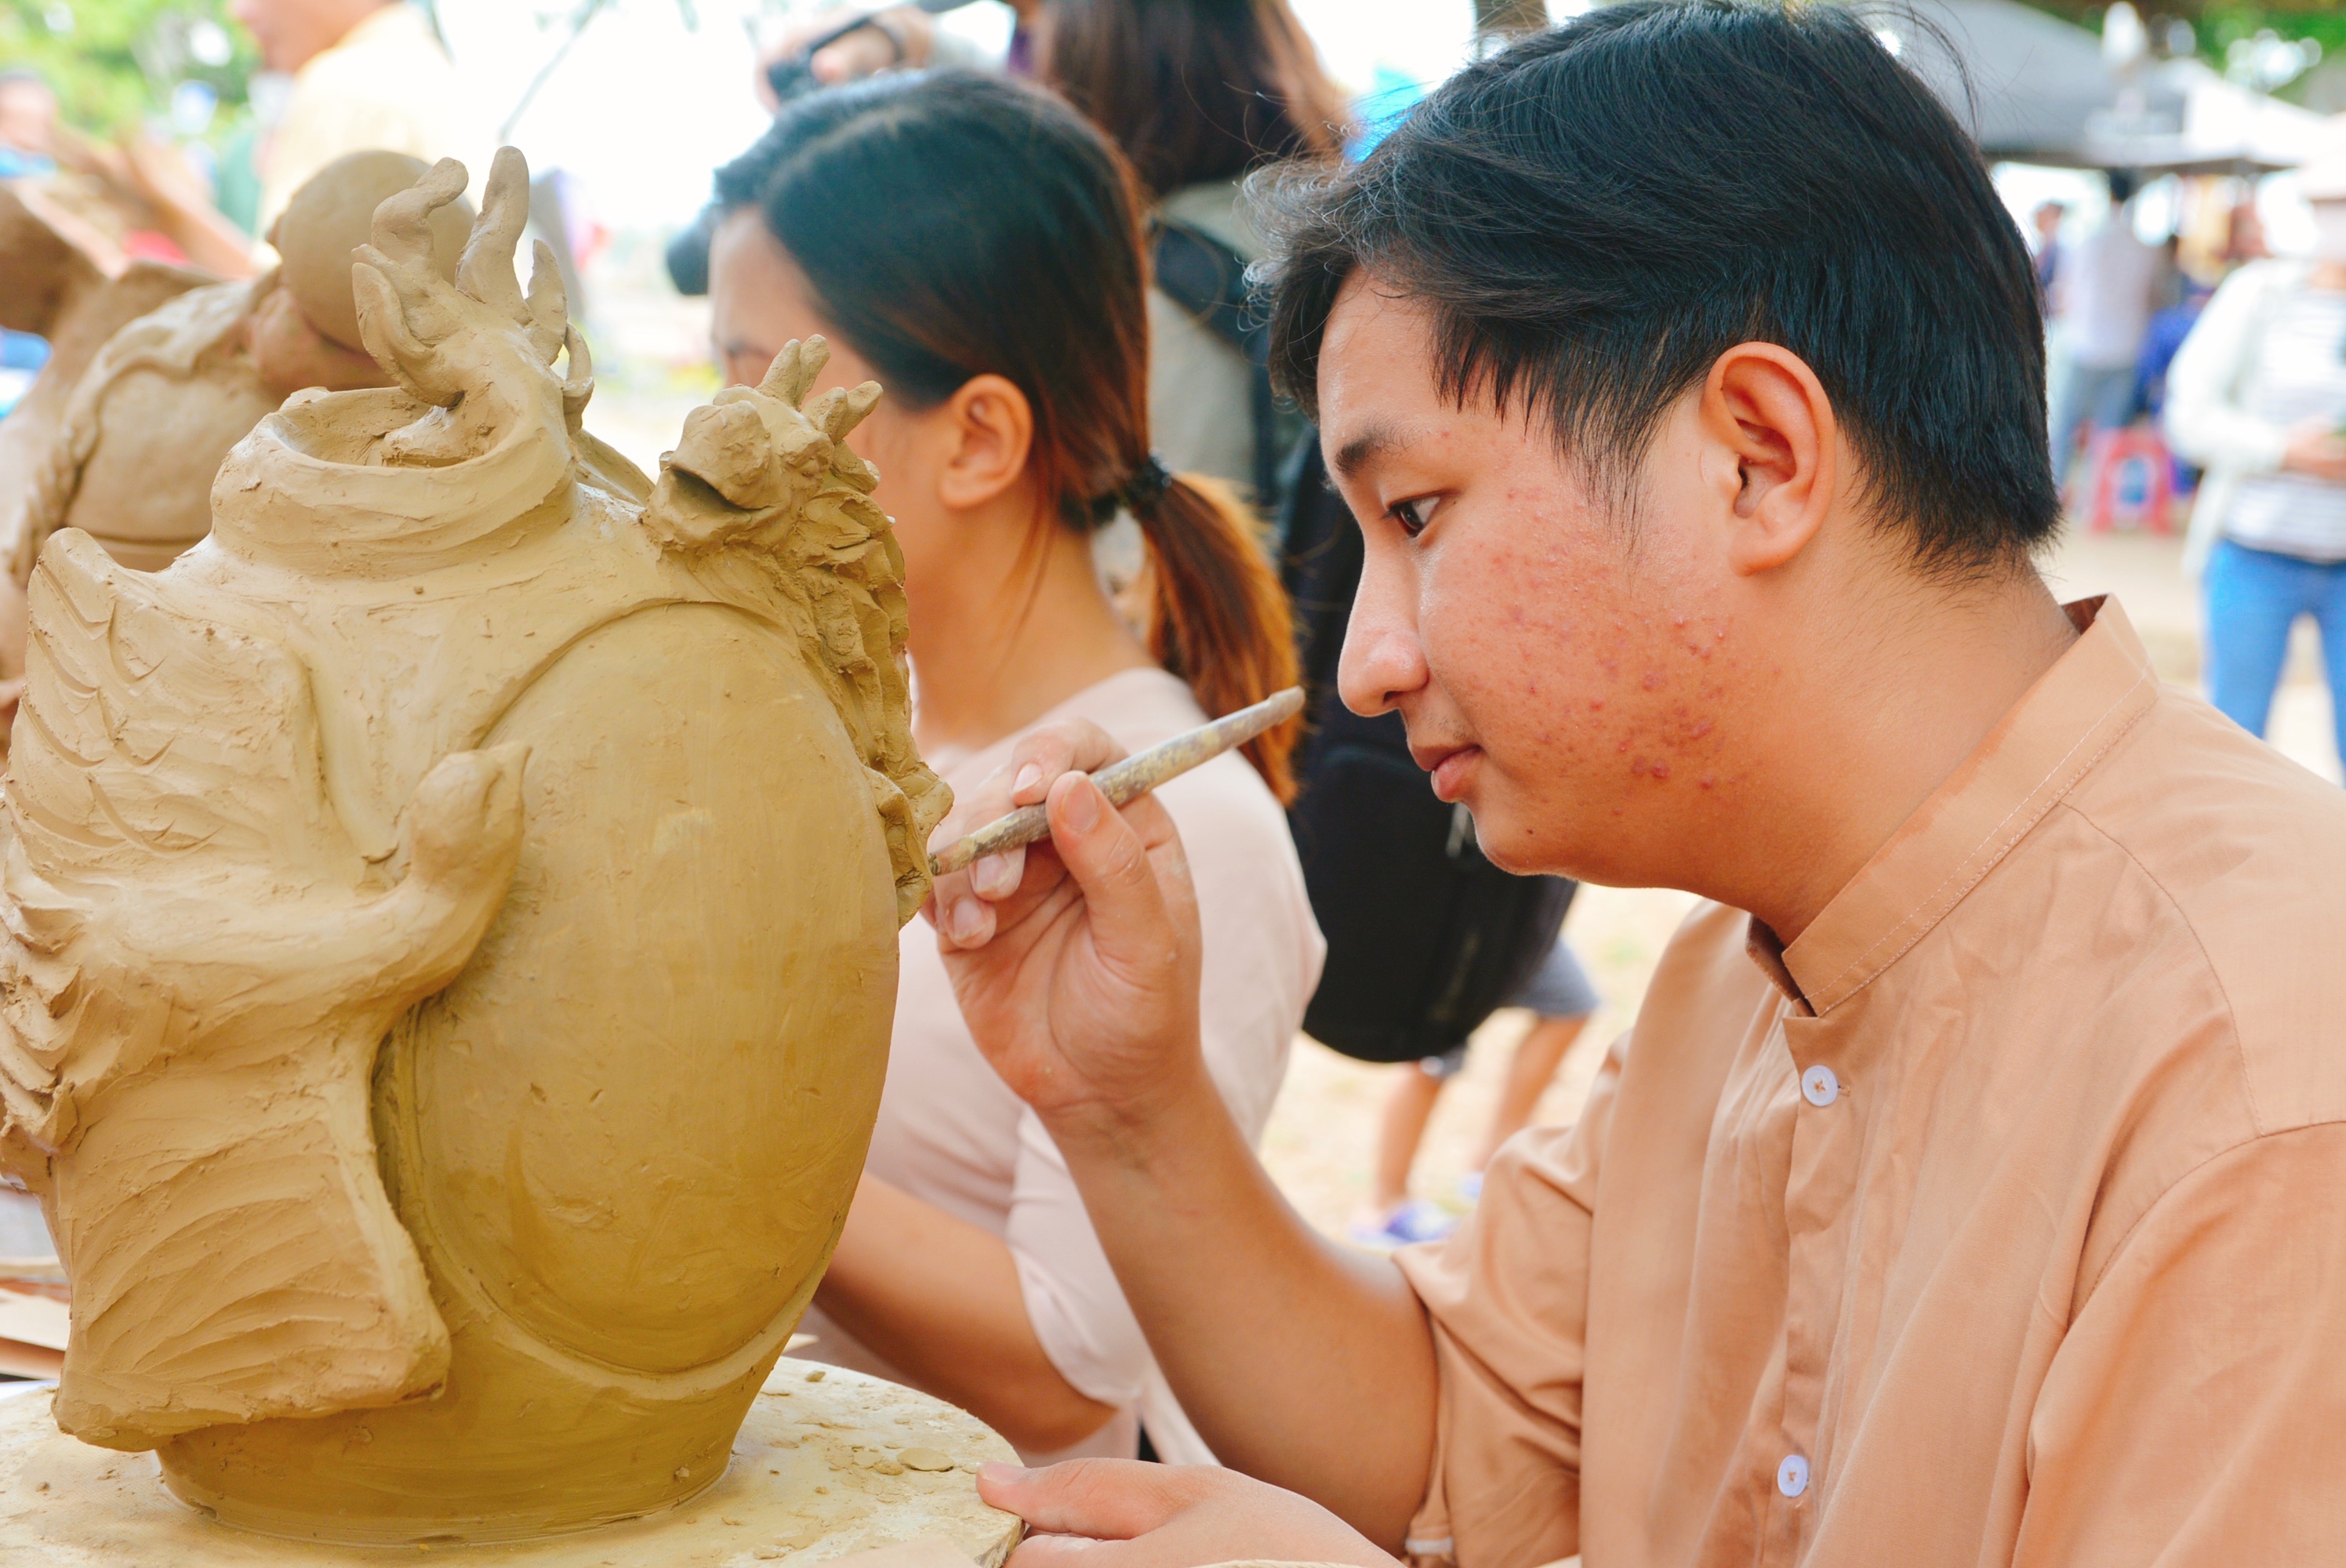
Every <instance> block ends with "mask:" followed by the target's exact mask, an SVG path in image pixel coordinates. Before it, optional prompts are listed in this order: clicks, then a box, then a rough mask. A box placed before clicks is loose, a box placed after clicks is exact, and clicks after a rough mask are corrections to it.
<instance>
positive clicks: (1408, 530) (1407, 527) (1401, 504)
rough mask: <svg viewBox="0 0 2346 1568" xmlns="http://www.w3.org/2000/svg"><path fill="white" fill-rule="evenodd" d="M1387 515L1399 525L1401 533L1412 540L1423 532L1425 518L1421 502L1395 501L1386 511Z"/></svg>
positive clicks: (1423, 505) (1423, 506)
mask: <svg viewBox="0 0 2346 1568" xmlns="http://www.w3.org/2000/svg"><path fill="white" fill-rule="evenodd" d="M1387 514H1388V515H1389V516H1391V517H1392V520H1393V521H1394V522H1396V523H1398V524H1401V531H1402V532H1403V533H1404V534H1406V535H1409V536H1410V537H1411V538H1413V539H1414V538H1416V537H1417V536H1418V535H1420V534H1423V533H1424V532H1425V524H1426V516H1425V503H1424V502H1423V501H1396V502H1394V503H1393V504H1392V506H1391V507H1390V508H1389V509H1388V512H1387Z"/></svg>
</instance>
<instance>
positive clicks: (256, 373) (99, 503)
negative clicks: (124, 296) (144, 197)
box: [5, 152, 470, 586]
mask: <svg viewBox="0 0 2346 1568" xmlns="http://www.w3.org/2000/svg"><path fill="white" fill-rule="evenodd" d="M423 172H424V168H423V163H422V162H421V161H420V160H418V159H416V158H409V157H407V156H406V155H405V154H403V153H393V152H359V153H352V154H351V155H350V156H349V157H347V158H340V159H337V160H336V161H335V162H333V163H331V164H330V165H328V166H327V167H326V168H323V169H321V170H320V171H319V172H318V174H317V175H316V176H314V177H313V178H311V179H310V180H309V182H308V183H306V184H305V185H303V186H302V187H301V189H300V190H299V191H297V192H295V193H294V197H293V199H292V202H291V205H290V206H288V207H287V209H286V210H285V213H284V215H283V217H281V218H280V219H278V222H277V225H276V227H275V229H272V230H271V236H270V237H271V239H274V240H276V241H277V242H278V245H279V249H280V255H281V256H282V257H283V258H284V261H283V265H282V266H280V268H278V269H276V270H272V271H270V272H267V273H264V274H263V275H262V276H260V277H259V278H257V279H253V280H249V281H242V282H232V283H213V284H209V285H208V286H205V287H202V288H198V289H194V290H189V291H188V292H186V293H183V294H181V295H179V297H178V298H176V299H173V300H169V302H168V303H165V304H162V305H161V306H160V307H159V308H158V309H156V310H153V311H150V312H148V314H146V315H144V316H141V317H139V318H138V319H137V320H136V321H130V322H129V323H128V324H127V325H125V326H123V327H122V328H121V329H120V330H119V331H116V332H115V333H114V335H113V336H112V337H111V338H109V339H108V340H107V342H106V346H105V347H104V348H103V349H101V350H99V351H98V352H97V357H96V358H95V359H94V360H93V361H90V362H89V364H88V366H87V369H86V370H83V371H81V372H80V373H79V374H78V375H77V377H76V379H75V381H74V384H73V388H72V391H71V392H70V393H67V394H66V395H65V396H64V399H63V402H62V404H61V407H60V410H59V412H58V413H57V415H56V427H55V429H54V430H53V431H52V432H50V433H48V435H47V438H46V444H45V446H44V448H43V449H42V450H41V451H40V452H38V453H34V454H30V455H31V458H32V460H31V461H29V462H27V463H26V465H25V468H24V471H23V473H22V476H21V479H20V481H19V484H20V490H19V491H18V493H17V494H16V495H15V497H14V498H12V500H11V503H10V505H9V511H10V513H11V514H12V515H11V516H10V517H9V518H8V519H7V521H8V523H9V524H11V526H10V530H9V535H8V537H7V538H6V540H5V547H6V550H7V555H8V563H9V573H10V575H11V576H13V577H14V578H15V582H16V584H17V585H19V586H22V585H24V584H25V583H26V581H27V580H28V579H29V578H30V576H31V574H32V569H33V562H34V559H35V557H36V555H38V554H39V552H40V547H41V544H42V542H43V541H44V540H46V538H47V537H48V536H49V535H51V534H54V533H56V531H57V530H58V529H60V528H66V527H73V528H79V529H81V530H82V531H83V532H85V533H87V534H88V535H91V536H92V537H93V538H95V539H97V541H98V542H99V543H101V544H103V545H105V546H106V547H107V552H108V553H109V554H111V555H113V556H114V558H115V559H116V560H117V561H120V562H121V563H122V564H123V565H128V566H136V567H138V568H140V569H141V570H145V571H151V570H153V569H155V568H157V567H158V566H161V565H165V564H166V563H168V561H170V559H171V558H172V557H173V556H175V555H178V554H179V552H180V551H182V550H184V549H186V548H187V547H188V546H189V545H192V544H194V543H195V542H196V541H197V540H199V539H200V538H202V537H203V536H204V535H205V533H206V532H207V531H208V530H209V528H210V526H211V504H210V496H211V482H212V475H213V474H215V473H218V472H219V465H220V460H221V459H222V458H224V457H226V456H227V455H228V451H229V448H230V447H231V446H234V445H235V444H236V443H238V442H239V441H241V440H242V439H243V438H244V436H245V434H246V433H247V432H249V431H250V430H251V429H252V427H253V426H254V424H256V423H259V422H260V418H261V416H262V415H263V414H267V413H271V412H275V411H276V409H277V406H278V405H279V404H280V403H281V402H284V401H285V399H286V398H287V397H288V396H289V395H291V393H293V392H299V391H301V389H303V388H305V387H312V386H322V387H325V388H327V389H329V390H331V391H342V390H347V389H350V388H354V387H372V386H388V385H390V384H391V382H390V380H389V378H388V377H386V376H385V375H384V374H383V372H382V371H381V370H380V369H379V368H378V367H377V365H376V364H375V362H374V361H373V360H372V358H371V357H369V355H368V354H367V353H366V352H365V351H364V345H363V344H362V342H361V341H360V337H359V331H358V319H357V314H356V308H355V305H354V303H353V301H352V294H351V255H352V249H353V248H354V247H356V246H358V245H361V244H362V243H364V242H365V240H366V239H367V234H368V224H369V222H370V220H371V218H372V213H373V211H374V209H375V208H376V206H377V205H378V204H379V203H380V202H382V199H384V198H385V197H388V196H390V195H392V194H393V193H394V192H396V191H400V190H404V189H406V188H408V187H410V186H412V185H413V184H414V183H415V182H416V180H417V179H418V178H420V177H421V176H422V175H423ZM469 218H470V213H469V211H468V210H467V209H464V208H463V207H462V206H461V205H460V204H457V203H452V204H450V206H449V207H447V208H446V209H443V210H442V212H441V213H440V214H438V215H437V216H436V218H435V220H434V223H433V240H434V254H435V256H436V257H437V259H438V262H439V266H440V268H441V270H442V273H443V275H444V276H446V277H454V275H455V269H456V257H457V253H458V252H459V250H460V249H462V248H463V245H464V236H465V234H466V232H467V231H468V229H469V228H470V223H469ZM64 368H65V367H63V366H61V367H60V369H61V371H62V370H63V369H64Z"/></svg>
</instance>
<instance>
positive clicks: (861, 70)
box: [756, 0, 1045, 111]
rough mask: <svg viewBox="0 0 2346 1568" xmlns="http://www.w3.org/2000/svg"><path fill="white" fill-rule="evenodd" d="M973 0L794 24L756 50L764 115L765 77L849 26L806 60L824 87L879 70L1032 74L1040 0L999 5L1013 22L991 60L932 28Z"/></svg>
mask: <svg viewBox="0 0 2346 1568" xmlns="http://www.w3.org/2000/svg"><path fill="white" fill-rule="evenodd" d="M969 3H970V0H959V3H958V4H955V5H941V6H939V7H938V8H937V10H935V11H933V10H931V9H930V8H928V7H926V6H923V5H884V6H882V7H881V8H879V9H878V10H872V11H866V10H856V9H853V8H842V9H840V10H833V11H823V12H819V13H817V14H816V15H811V16H809V17H807V18H805V19H804V20H802V21H799V22H795V23H793V24H791V25H790V26H789V27H787V28H785V29H783V30H782V32H781V33H780V34H779V35H777V36H776V37H775V38H774V40H773V41H772V42H771V43H770V44H769V45H768V46H766V47H764V48H762V49H760V51H759V56H758V76H757V83H756V87H757V93H758V99H759V101H760V103H762V104H764V105H765V106H766V107H767V109H768V110H769V111H773V110H779V109H780V107H782V106H781V101H780V97H778V96H777V95H776V93H775V91H774V87H773V82H772V79H771V76H770V73H771V72H772V71H773V68H774V67H775V66H778V65H782V64H785V63H786V62H789V61H791V60H794V59H796V58H797V57H798V56H801V55H802V54H805V53H806V49H807V46H808V45H810V44H812V43H814V42H815V41H816V40H818V39H821V38H823V37H827V36H830V35H831V34H834V33H839V32H840V29H841V28H842V27H845V26H846V25H848V24H849V23H856V24H859V25H857V26H855V27H854V28H852V30H851V31H848V32H846V33H844V34H841V36H838V37H836V38H832V39H831V42H830V43H828V44H825V45H824V46H822V47H821V48H820V49H817V50H816V51H815V52H814V53H813V55H812V56H810V57H809V58H808V60H807V62H806V65H807V70H808V72H809V73H810V74H811V76H813V78H814V80H815V82H816V83H817V84H818V85H819V86H821V87H837V86H838V85H839V84H840V83H841V82H854V81H861V80H862V79H863V78H864V77H865V76H878V75H879V74H880V73H881V72H882V71H890V70H900V69H902V70H923V69H926V68H929V67H932V66H933V67H936V68H939V69H961V70H982V69H987V68H992V67H999V68H1001V69H1003V70H1005V71H1008V72H1009V73H1010V74H1011V75H1012V76H1032V75H1034V69H1035V36H1036V33H1037V31H1038V29H1039V28H1040V27H1041V25H1042V22H1043V9H1044V3H1045V0H1002V3H1003V5H1005V8H1007V9H1008V10H1009V12H1010V13H1011V16H1012V23H1011V31H1010V47H1009V52H1008V53H1007V54H1006V55H1005V56H1003V57H1002V58H1000V59H994V58H991V57H989V56H987V55H986V53H985V52H984V50H983V49H980V48H979V47H978V46H976V45H974V44H973V43H971V42H970V41H969V40H967V39H965V38H963V37H961V36H957V35H955V34H954V33H950V32H947V31H946V30H945V29H943V28H942V27H940V26H938V25H937V14H938V12H939V11H945V10H959V9H960V8H961V6H962V5H967V4H969Z"/></svg>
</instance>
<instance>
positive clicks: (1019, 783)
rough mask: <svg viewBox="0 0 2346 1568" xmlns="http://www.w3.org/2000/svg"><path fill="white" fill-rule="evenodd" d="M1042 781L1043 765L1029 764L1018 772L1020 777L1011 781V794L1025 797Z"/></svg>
mask: <svg viewBox="0 0 2346 1568" xmlns="http://www.w3.org/2000/svg"><path fill="white" fill-rule="evenodd" d="M1042 781H1043V765H1042V764H1041V763H1039V762H1029V763H1028V764H1026V766H1025V767H1024V768H1021V769H1019V770H1018V777H1017V778H1015V779H1012V780H1011V781H1010V792H1011V793H1012V794H1013V795H1024V794H1025V793H1026V791H1027V790H1029V789H1033V788H1035V785H1037V784H1040V783H1041V782H1042Z"/></svg>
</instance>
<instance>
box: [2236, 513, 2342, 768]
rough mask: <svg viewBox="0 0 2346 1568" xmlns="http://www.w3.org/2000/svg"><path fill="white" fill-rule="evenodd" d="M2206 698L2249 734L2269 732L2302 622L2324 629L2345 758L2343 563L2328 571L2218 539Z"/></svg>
mask: <svg viewBox="0 0 2346 1568" xmlns="http://www.w3.org/2000/svg"><path fill="white" fill-rule="evenodd" d="M2206 587H2207V591H2208V638H2207V643H2208V700H2209V701H2211V702H2213V703H2214V704H2215V705H2216V706H2217V708H2219V709H2221V710H2222V712H2223V714H2224V717H2225V718H2229V719H2230V720H2231V721H2232V722H2233V723H2235V724H2237V725H2239V727H2240V728H2243V729H2245V730H2247V731H2248V732H2249V734H2251V735H2257V736H2261V735H2262V734H2264V732H2265V720H2266V719H2267V718H2269V717H2270V714H2271V712H2272V699H2273V690H2274V688H2275V687H2278V686H2280V672H2281V666H2282V664H2283V663H2284V662H2285V661H2286V660H2287V659H2288V657H2289V632H2290V627H2291V626H2295V625H2296V624H2297V617H2298V616H2312V617H2313V619H2314V624H2315V625H2316V626H2320V627H2321V662H2322V665H2323V667H2324V668H2325V669H2326V670H2327V671H2328V673H2329V677H2330V706H2331V720H2332V722H2333V723H2334V724H2335V725H2336V727H2337V731H2338V754H2339V756H2340V757H2341V759H2346V562H2338V563H2334V564H2331V565H2323V564H2322V563H2321V562H2319V561H2307V560H2303V559H2300V557H2298V556H2296V555H2276V554H2275V553H2274V552H2272V551H2270V550H2251V549H2250V548H2249V547H2248V546H2247V545H2236V544H2234V543H2233V542H2232V541H2231V540H2229V539H2224V540H2219V542H2218V543H2217V545H2216V550H2215V553H2214V554H2213V555H2210V556H2209V557H2208V575H2207V578H2206Z"/></svg>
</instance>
